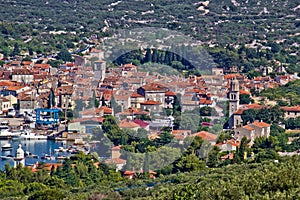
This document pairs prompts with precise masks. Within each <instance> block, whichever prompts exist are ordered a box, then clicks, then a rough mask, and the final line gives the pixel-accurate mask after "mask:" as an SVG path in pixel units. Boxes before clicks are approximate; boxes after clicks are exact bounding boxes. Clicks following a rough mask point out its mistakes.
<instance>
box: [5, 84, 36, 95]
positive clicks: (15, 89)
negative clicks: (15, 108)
mask: <svg viewBox="0 0 300 200" xmlns="http://www.w3.org/2000/svg"><path fill="white" fill-rule="evenodd" d="M29 89H30V87H28V86H8V87H5V88H4V89H3V90H2V91H1V95H3V96H9V95H13V96H17V95H18V94H19V93H21V92H24V91H27V90H29Z"/></svg>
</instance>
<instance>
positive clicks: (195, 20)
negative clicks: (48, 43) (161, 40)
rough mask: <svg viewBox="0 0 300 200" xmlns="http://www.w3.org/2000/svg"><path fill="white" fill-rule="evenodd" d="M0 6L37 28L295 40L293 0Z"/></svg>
mask: <svg viewBox="0 0 300 200" xmlns="http://www.w3.org/2000/svg"><path fill="white" fill-rule="evenodd" d="M0 11H1V13H2V14H1V16H0V20H1V21H5V22H19V23H25V24H26V23H28V24H33V25H34V26H35V27H36V28H38V29H40V30H42V29H45V28H47V29H48V30H52V29H58V30H62V29H67V30H69V31H84V32H86V31H101V30H104V31H107V30H110V29H118V28H133V27H144V26H155V27H164V28H169V29H173V30H179V31H183V32H184V33H186V34H191V35H192V36H194V37H196V38H198V39H200V40H202V41H206V42H212V43H226V44H227V43H235V44H236V43H241V42H245V43H250V42H253V40H254V39H255V40H257V41H263V40H265V39H267V40H270V39H272V40H282V39H288V40H289V41H290V40H294V39H295V40H296V38H294V37H295V36H296V35H295V34H296V33H298V32H299V25H300V22H299V21H297V15H298V16H299V12H300V7H299V5H298V4H297V1H296V0H288V1H279V0H272V1H267V0H253V1H245V0H237V1H235V0H231V1H230V0H221V1H216V0H213V1H203V2H199V1H196V0H187V1H182V0H176V1H174V0H172V1H171V0H165V1H163V2H162V1H157V0H154V1H153V0H151V1H150V0H144V1H137V0H126V1H113V0H103V1H96V0H85V1H83V0H66V1H60V0H40V1H32V0H3V1H1V2H0ZM293 38H294V39H293ZM290 42H291V41H290ZM298 42H299V41H298Z"/></svg>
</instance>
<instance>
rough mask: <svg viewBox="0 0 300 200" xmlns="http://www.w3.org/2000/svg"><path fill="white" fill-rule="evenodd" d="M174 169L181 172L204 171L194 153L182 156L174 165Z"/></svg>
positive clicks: (203, 166)
mask: <svg viewBox="0 0 300 200" xmlns="http://www.w3.org/2000/svg"><path fill="white" fill-rule="evenodd" d="M175 167H176V168H177V169H178V170H179V171H181V172H188V171H199V170H204V169H205V167H206V165H205V163H204V162H203V161H202V160H200V159H199V158H198V157H197V156H196V155H195V154H194V153H192V154H187V155H183V156H182V157H181V158H180V160H179V161H178V162H177V163H176V164H175Z"/></svg>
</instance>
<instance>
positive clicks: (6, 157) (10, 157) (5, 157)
mask: <svg viewBox="0 0 300 200" xmlns="http://www.w3.org/2000/svg"><path fill="white" fill-rule="evenodd" d="M0 158H1V159H2V160H9V159H13V158H14V157H13V156H12V155H7V156H0Z"/></svg>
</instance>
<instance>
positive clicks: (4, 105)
mask: <svg viewBox="0 0 300 200" xmlns="http://www.w3.org/2000/svg"><path fill="white" fill-rule="evenodd" d="M9 108H11V104H10V100H8V99H7V98H5V97H0V109H1V113H7V112H8V109H9Z"/></svg>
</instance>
